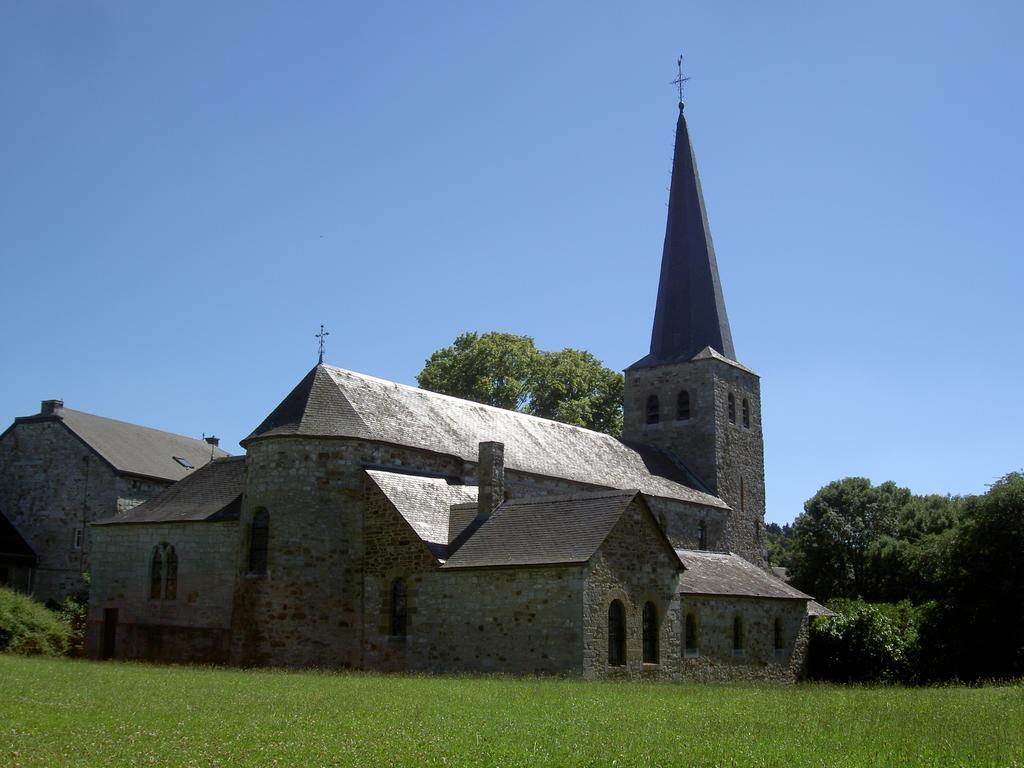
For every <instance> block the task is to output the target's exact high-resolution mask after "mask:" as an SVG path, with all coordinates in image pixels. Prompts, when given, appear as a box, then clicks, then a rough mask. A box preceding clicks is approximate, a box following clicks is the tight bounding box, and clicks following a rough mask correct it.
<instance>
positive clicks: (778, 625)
mask: <svg viewBox="0 0 1024 768" xmlns="http://www.w3.org/2000/svg"><path fill="white" fill-rule="evenodd" d="M785 647H786V644H785V637H784V636H783V634H782V619H779V618H776V619H775V653H776V654H779V653H782V651H783V649H784V648H785Z"/></svg>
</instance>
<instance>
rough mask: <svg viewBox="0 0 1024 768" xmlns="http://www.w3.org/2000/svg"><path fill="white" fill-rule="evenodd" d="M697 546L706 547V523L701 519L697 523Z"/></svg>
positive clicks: (699, 547)
mask: <svg viewBox="0 0 1024 768" xmlns="http://www.w3.org/2000/svg"><path fill="white" fill-rule="evenodd" d="M697 534H698V538H697V548H698V549H707V548H708V524H707V523H706V522H704V521H703V520H701V521H700V522H699V523H697Z"/></svg>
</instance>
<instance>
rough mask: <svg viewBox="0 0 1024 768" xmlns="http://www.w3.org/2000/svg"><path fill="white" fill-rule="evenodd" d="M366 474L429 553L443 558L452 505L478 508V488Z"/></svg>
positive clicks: (390, 474) (372, 472)
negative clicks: (469, 505) (476, 505)
mask: <svg viewBox="0 0 1024 768" xmlns="http://www.w3.org/2000/svg"><path fill="white" fill-rule="evenodd" d="M366 474H367V475H369V477H370V479H371V480H373V482H374V484H375V485H376V486H377V487H378V488H380V490H381V491H382V492H383V493H384V495H385V496H386V497H387V498H388V500H389V501H390V502H391V503H392V504H394V505H395V509H397V510H398V512H399V513H400V514H401V515H402V517H404V518H405V520H406V522H408V523H409V525H410V526H411V527H412V529H413V530H414V531H416V535H417V536H419V537H420V539H422V540H423V542H424V543H426V545H427V546H428V547H430V551H431V552H432V553H433V554H434V555H435V557H438V558H444V557H445V556H446V555H447V550H448V532H449V516H450V513H451V506H452V505H453V504H469V503H472V504H476V500H477V487H476V486H475V485H449V484H448V481H447V480H445V479H444V478H441V477H422V476H419V475H407V474H399V473H397V472H386V471H383V470H375V469H368V470H366Z"/></svg>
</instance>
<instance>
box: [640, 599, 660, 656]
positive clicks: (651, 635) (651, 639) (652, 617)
mask: <svg viewBox="0 0 1024 768" xmlns="http://www.w3.org/2000/svg"><path fill="white" fill-rule="evenodd" d="M643 629H644V664H657V663H658V609H657V608H656V607H655V605H654V603H651V602H647V603H644V627H643Z"/></svg>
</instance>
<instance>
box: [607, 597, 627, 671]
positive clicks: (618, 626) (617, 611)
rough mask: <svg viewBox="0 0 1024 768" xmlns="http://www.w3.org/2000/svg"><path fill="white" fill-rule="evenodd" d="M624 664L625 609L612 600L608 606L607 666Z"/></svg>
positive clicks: (619, 603) (618, 602)
mask: <svg viewBox="0 0 1024 768" xmlns="http://www.w3.org/2000/svg"><path fill="white" fill-rule="evenodd" d="M625 664H626V609H625V608H624V607H623V605H622V602H621V601H619V600H613V601H612V604H611V605H610V606H608V666H610V667H622V666H625Z"/></svg>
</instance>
